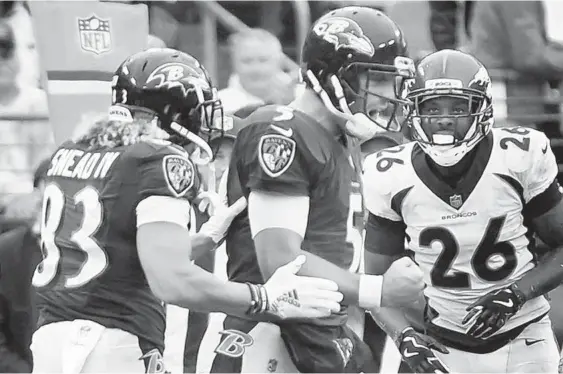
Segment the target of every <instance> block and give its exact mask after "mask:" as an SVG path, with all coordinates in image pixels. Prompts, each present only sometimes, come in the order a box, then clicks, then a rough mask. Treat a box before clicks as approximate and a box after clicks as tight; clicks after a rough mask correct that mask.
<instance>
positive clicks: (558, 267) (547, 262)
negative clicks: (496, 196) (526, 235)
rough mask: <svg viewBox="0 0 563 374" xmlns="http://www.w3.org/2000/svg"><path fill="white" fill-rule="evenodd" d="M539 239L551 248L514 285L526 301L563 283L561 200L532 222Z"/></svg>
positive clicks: (562, 213) (562, 206)
mask: <svg viewBox="0 0 563 374" xmlns="http://www.w3.org/2000/svg"><path fill="white" fill-rule="evenodd" d="M532 226H533V228H534V230H535V232H536V233H537V234H538V236H539V238H540V239H541V240H542V241H543V242H544V243H546V244H547V245H548V246H550V247H551V248H553V249H552V250H551V251H550V252H549V253H548V254H546V255H545V256H544V257H543V258H542V259H541V260H540V262H539V264H538V265H537V266H536V267H535V268H534V269H532V270H530V271H529V272H527V273H526V274H525V275H524V276H523V277H522V278H521V279H519V280H518V281H516V282H515V283H516V285H517V286H518V288H519V289H520V291H521V292H522V293H523V294H524V296H525V298H526V300H530V299H533V298H536V297H538V296H541V295H544V294H545V293H547V292H549V291H551V290H553V289H555V288H557V287H558V286H559V285H560V284H561V283H562V282H563V200H560V201H559V202H558V203H557V205H555V206H554V207H553V208H552V209H550V210H549V211H547V212H546V213H544V214H542V215H540V216H539V217H537V218H535V219H534V220H533V221H532Z"/></svg>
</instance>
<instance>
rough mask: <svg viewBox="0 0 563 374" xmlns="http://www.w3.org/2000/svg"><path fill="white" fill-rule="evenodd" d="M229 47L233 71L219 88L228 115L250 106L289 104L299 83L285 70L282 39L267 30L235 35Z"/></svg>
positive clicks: (255, 30) (231, 37)
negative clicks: (227, 80) (226, 82)
mask: <svg viewBox="0 0 563 374" xmlns="http://www.w3.org/2000/svg"><path fill="white" fill-rule="evenodd" d="M229 47H230V54H231V61H232V67H233V74H232V75H231V77H230V78H229V84H228V86H227V88H225V89H222V90H221V91H219V98H220V99H221V101H222V102H223V107H224V109H225V113H226V114H233V113H235V112H236V111H237V110H238V109H240V108H243V107H245V106H248V105H258V104H282V105H285V104H288V103H289V102H291V101H292V100H293V98H294V94H295V86H296V82H295V80H294V79H292V78H291V76H290V75H289V74H287V73H285V72H284V71H283V69H282V66H283V65H282V61H283V51H282V46H281V43H280V41H279V40H278V38H276V37H275V36H274V35H273V34H272V33H270V32H269V31H266V30H263V29H257V28H254V29H248V30H245V31H242V32H239V33H235V34H232V35H231V36H230V38H229Z"/></svg>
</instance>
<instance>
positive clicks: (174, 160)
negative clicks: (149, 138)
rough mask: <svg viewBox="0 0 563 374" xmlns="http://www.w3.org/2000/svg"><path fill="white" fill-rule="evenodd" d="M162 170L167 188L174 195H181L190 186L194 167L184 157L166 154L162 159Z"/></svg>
mask: <svg viewBox="0 0 563 374" xmlns="http://www.w3.org/2000/svg"><path fill="white" fill-rule="evenodd" d="M162 170H163V171H164V177H165V180H166V184H167V185H168V189H169V190H170V192H171V193H172V194H173V195H174V196H175V197H182V196H184V195H185V194H186V192H188V191H189V190H190V188H192V186H193V185H194V179H195V169H194V166H193V164H192V162H191V161H190V160H188V159H186V158H185V157H181V156H176V155H168V156H164V158H163V159H162Z"/></svg>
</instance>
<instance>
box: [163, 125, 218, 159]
mask: <svg viewBox="0 0 563 374" xmlns="http://www.w3.org/2000/svg"><path fill="white" fill-rule="evenodd" d="M170 128H171V129H172V130H174V131H176V132H177V133H178V134H180V135H182V136H183V137H185V138H186V139H188V140H189V141H191V142H192V143H194V144H195V145H196V146H197V147H198V148H197V149H196V151H195V152H194V153H193V154H192V157H191V159H192V161H193V162H194V163H195V164H197V165H207V164H208V163H209V162H210V161H211V160H212V159H213V151H212V150H211V147H210V146H209V144H207V142H206V141H205V140H203V139H202V138H200V137H199V136H197V135H196V134H194V133H193V132H191V131H189V130H187V129H186V128H185V127H183V126H181V125H179V124H178V123H177V122H172V123H171V124H170Z"/></svg>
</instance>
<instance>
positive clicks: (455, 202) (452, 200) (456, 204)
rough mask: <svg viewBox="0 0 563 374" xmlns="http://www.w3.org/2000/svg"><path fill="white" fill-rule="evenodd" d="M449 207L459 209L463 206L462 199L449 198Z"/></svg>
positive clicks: (456, 197) (455, 196)
mask: <svg viewBox="0 0 563 374" xmlns="http://www.w3.org/2000/svg"><path fill="white" fill-rule="evenodd" d="M450 205H451V206H452V207H453V208H455V209H459V208H460V207H461V206H462V205H463V199H462V198H461V195H452V196H450Z"/></svg>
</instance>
